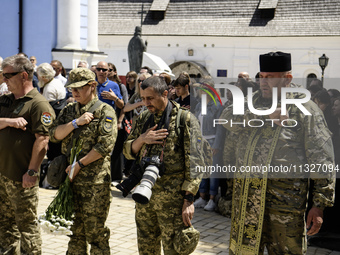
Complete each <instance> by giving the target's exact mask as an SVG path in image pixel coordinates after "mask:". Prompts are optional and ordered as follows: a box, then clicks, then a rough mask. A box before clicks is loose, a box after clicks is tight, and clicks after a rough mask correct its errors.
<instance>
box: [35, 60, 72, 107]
mask: <svg viewBox="0 0 340 255" xmlns="http://www.w3.org/2000/svg"><path fill="white" fill-rule="evenodd" d="M37 75H38V80H39V82H38V85H39V87H40V92H41V91H42V95H43V96H44V97H45V98H46V99H47V101H49V102H52V101H56V100H63V99H65V97H66V90H65V88H64V85H63V84H62V82H61V81H60V80H58V79H55V78H54V75H55V71H54V70H53V67H52V66H51V65H50V64H49V63H42V64H40V65H39V66H38V68H37Z"/></svg>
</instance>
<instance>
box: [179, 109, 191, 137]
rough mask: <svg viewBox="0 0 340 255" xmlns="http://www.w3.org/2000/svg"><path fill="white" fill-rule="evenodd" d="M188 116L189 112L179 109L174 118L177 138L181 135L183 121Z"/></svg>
mask: <svg viewBox="0 0 340 255" xmlns="http://www.w3.org/2000/svg"><path fill="white" fill-rule="evenodd" d="M188 114H189V110H187V109H183V108H181V107H180V108H179V109H178V113H177V118H176V134H177V136H178V137H179V136H180V134H181V129H182V128H184V126H185V120H186V119H187V116H188Z"/></svg>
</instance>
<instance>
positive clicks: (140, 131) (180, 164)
mask: <svg viewBox="0 0 340 255" xmlns="http://www.w3.org/2000/svg"><path fill="white" fill-rule="evenodd" d="M167 89H168V87H167V85H166V83H165V82H164V80H163V79H161V78H159V77H156V76H153V77H150V78H148V79H146V80H145V81H144V82H143V83H142V85H141V92H140V93H141V98H142V100H143V102H144V104H145V106H146V107H147V108H148V111H144V112H143V113H142V114H141V115H140V116H139V118H138V119H137V120H136V125H135V127H134V129H133V130H132V132H131V134H130V135H129V137H128V138H127V140H126V142H125V144H124V155H125V156H126V157H127V158H128V159H135V160H136V161H135V164H134V166H133V167H132V169H131V176H130V177H129V179H128V181H126V182H125V181H124V182H123V183H121V184H120V185H119V186H118V187H117V188H119V189H121V190H122V191H123V193H125V195H126V194H127V193H128V192H129V191H130V190H131V189H132V188H133V187H134V186H135V185H136V184H138V182H139V181H140V180H141V179H142V180H141V184H140V185H139V186H137V188H136V190H135V192H134V194H133V198H134V200H135V201H137V203H136V224H137V235H138V249H139V253H140V254H161V241H162V244H163V251H164V254H178V251H177V250H176V248H175V245H174V242H173V240H174V237H175V234H176V233H177V232H178V231H181V230H183V228H185V227H186V226H191V220H192V218H193V214H194V206H193V194H196V192H197V191H198V187H199V184H200V182H201V178H200V177H199V176H193V175H191V172H190V139H195V137H190V136H191V135H192V136H197V137H198V138H197V139H199V138H200V137H201V133H200V129H199V124H198V122H197V120H196V119H195V118H191V121H190V114H186V115H185V116H186V118H185V121H184V125H183V126H182V127H181V132H180V133H178V132H176V120H177V115H178V114H179V112H180V114H183V112H184V110H183V111H182V110H181V111H179V109H180V106H179V105H178V104H177V103H176V102H173V101H169V100H168V97H167V95H168V91H167ZM190 129H191V132H190ZM191 160H192V159H191Z"/></svg>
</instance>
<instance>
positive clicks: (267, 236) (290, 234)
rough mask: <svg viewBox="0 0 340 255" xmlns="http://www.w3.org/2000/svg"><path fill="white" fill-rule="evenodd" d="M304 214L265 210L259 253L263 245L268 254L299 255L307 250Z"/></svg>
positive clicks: (261, 252) (262, 249) (261, 251)
mask: <svg viewBox="0 0 340 255" xmlns="http://www.w3.org/2000/svg"><path fill="white" fill-rule="evenodd" d="M305 229H306V228H305V221H304V214H301V213H290V214H288V213H284V214H281V213H276V212H272V211H270V212H269V210H266V213H265V216H264V221H263V229H262V236H261V248H260V254H263V251H264V246H265V247H266V248H267V250H268V254H269V255H277V254H285V255H300V254H306V252H307V240H306V230H305Z"/></svg>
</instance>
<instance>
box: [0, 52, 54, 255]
mask: <svg viewBox="0 0 340 255" xmlns="http://www.w3.org/2000/svg"><path fill="white" fill-rule="evenodd" d="M2 68H3V75H4V80H5V82H6V83H7V86H8V89H9V91H11V92H12V93H11V94H8V95H3V96H1V97H0V155H1V159H0V212H1V217H0V254H14V255H18V254H30V255H31V254H41V237H40V229H39V227H38V224H37V221H36V219H37V206H38V191H39V186H38V184H39V178H38V176H39V168H40V164H41V162H42V160H43V158H44V155H45V154H46V150H47V144H48V128H49V126H51V124H52V122H53V120H54V118H55V115H54V111H53V109H52V107H51V106H50V104H49V103H48V102H47V100H46V99H45V98H44V97H43V96H42V95H40V93H39V92H38V91H37V90H36V89H35V88H33V84H32V79H33V72H34V69H33V66H32V64H31V62H30V61H29V60H28V59H27V58H26V57H23V56H16V55H15V56H12V57H8V58H6V59H5V60H4V62H3V63H2Z"/></svg>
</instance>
